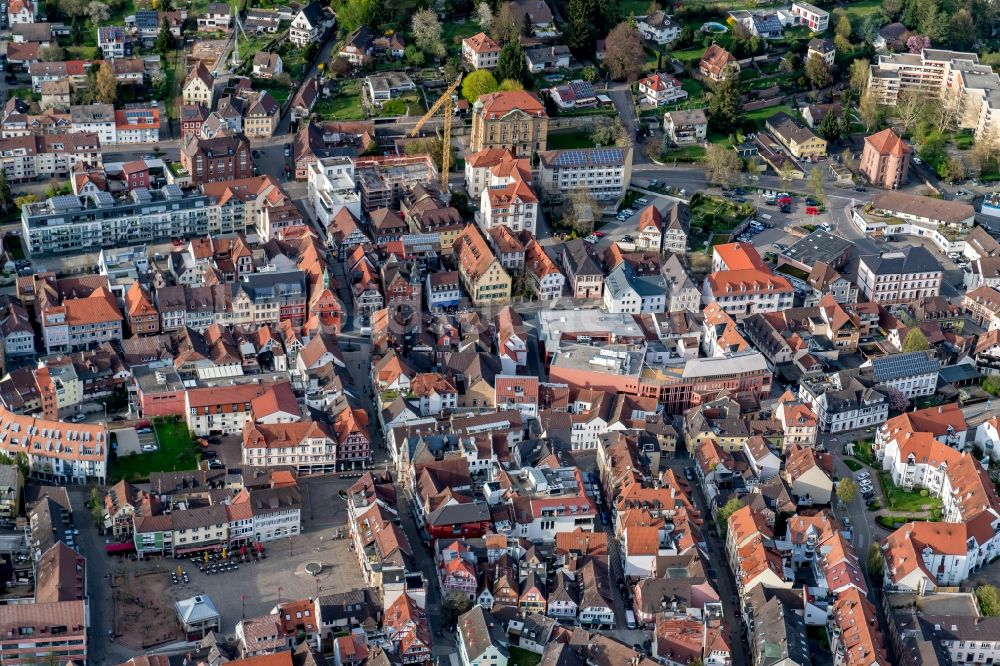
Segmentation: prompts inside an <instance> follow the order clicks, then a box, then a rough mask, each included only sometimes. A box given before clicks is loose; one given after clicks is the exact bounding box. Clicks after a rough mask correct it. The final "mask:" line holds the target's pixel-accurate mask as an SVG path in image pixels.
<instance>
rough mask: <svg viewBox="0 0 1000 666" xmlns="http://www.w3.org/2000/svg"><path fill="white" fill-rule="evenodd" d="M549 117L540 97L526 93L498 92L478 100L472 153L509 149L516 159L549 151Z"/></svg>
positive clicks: (473, 129)
mask: <svg viewBox="0 0 1000 666" xmlns="http://www.w3.org/2000/svg"><path fill="white" fill-rule="evenodd" d="M548 132H549V117H548V115H547V114H546V113H545V106H544V105H543V104H542V103H541V102H540V101H539V100H538V98H537V97H535V96H534V95H532V94H531V93H529V92H525V91H523V90H517V91H511V92H495V93H490V94H489V95H483V96H482V97H480V98H479V99H478V100H476V103H475V105H474V106H473V109H472V140H471V142H470V145H469V152H470V153H475V152H478V151H480V150H483V149H484V148H506V149H508V150H510V151H511V152H512V153H513V154H514V155H515V156H516V157H531V155H532V153H535V152H539V151H542V150H545V140H546V137H547V136H548Z"/></svg>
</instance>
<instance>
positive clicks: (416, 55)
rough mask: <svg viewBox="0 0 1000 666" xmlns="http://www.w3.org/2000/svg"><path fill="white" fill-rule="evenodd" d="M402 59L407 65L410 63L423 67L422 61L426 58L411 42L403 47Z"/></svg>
mask: <svg viewBox="0 0 1000 666" xmlns="http://www.w3.org/2000/svg"><path fill="white" fill-rule="evenodd" d="M403 59H404V60H406V64H407V65H412V66H413V67H423V66H424V62H425V61H426V60H427V58H426V56H424V52H423V51H421V50H420V49H418V48H417V47H416V46H414V45H413V44H407V45H406V48H405V49H403Z"/></svg>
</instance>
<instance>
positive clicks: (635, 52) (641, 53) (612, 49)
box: [604, 21, 646, 81]
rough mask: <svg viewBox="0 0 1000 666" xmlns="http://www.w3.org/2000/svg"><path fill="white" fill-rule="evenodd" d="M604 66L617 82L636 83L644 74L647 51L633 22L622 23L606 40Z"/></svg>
mask: <svg viewBox="0 0 1000 666" xmlns="http://www.w3.org/2000/svg"><path fill="white" fill-rule="evenodd" d="M604 44H605V50H604V66H605V67H607V68H608V74H610V75H611V78H613V79H615V80H619V81H620V80H626V81H635V80H636V79H637V78H639V75H640V74H642V67H643V65H644V63H645V60H646V51H645V50H644V49H643V46H642V35H640V34H639V28H637V27H636V25H635V23H634V22H632V21H622V22H621V23H619V24H618V25H616V26H615V27H614V29H613V30H612V31H611V32H609V33H608V36H607V39H605V42H604Z"/></svg>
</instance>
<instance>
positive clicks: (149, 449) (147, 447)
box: [142, 444, 156, 453]
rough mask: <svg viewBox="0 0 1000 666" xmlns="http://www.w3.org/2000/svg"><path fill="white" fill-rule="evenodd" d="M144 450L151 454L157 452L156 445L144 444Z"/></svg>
mask: <svg viewBox="0 0 1000 666" xmlns="http://www.w3.org/2000/svg"><path fill="white" fill-rule="evenodd" d="M142 450H143V451H144V452H145V453H151V452H153V451H155V450H156V444H143V445H142Z"/></svg>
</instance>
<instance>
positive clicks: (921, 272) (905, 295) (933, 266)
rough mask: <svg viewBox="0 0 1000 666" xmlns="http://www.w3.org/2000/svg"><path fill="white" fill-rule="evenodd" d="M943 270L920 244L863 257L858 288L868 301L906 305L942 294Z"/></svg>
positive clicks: (859, 269)
mask: <svg viewBox="0 0 1000 666" xmlns="http://www.w3.org/2000/svg"><path fill="white" fill-rule="evenodd" d="M942 274H943V273H942V268H941V264H940V263H939V262H938V260H937V259H936V258H935V257H934V255H933V254H931V253H930V252H929V251H928V250H926V249H925V248H924V247H922V246H920V245H916V246H908V247H905V248H903V249H901V250H899V251H895V250H894V251H892V252H884V253H882V254H881V255H866V256H863V257H861V262H860V265H859V267H858V286H859V287H860V288H861V292H862V293H863V294H864V295H865V296H867V297H868V300H870V301H875V302H877V303H905V302H908V301H914V300H917V299H920V298H928V297H930V296H937V295H938V294H940V293H941V278H942Z"/></svg>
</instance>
